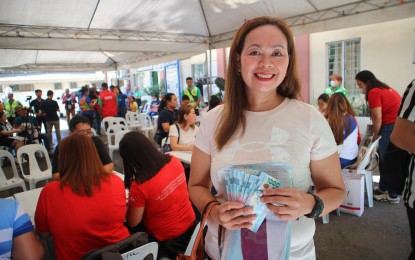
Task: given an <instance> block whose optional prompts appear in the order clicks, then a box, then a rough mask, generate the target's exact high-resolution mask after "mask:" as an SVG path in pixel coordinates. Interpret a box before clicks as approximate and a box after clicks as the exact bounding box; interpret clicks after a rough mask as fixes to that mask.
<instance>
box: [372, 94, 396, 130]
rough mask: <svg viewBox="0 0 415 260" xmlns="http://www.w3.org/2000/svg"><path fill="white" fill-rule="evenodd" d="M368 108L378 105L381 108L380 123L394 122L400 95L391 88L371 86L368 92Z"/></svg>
mask: <svg viewBox="0 0 415 260" xmlns="http://www.w3.org/2000/svg"><path fill="white" fill-rule="evenodd" d="M368 102H369V107H370V109H372V108H376V107H380V108H381V109H382V125H388V124H393V123H395V120H396V117H397V116H398V111H399V106H400V105H401V96H400V95H399V93H398V92H396V90H394V89H393V88H389V89H383V88H372V90H370V91H369V93H368Z"/></svg>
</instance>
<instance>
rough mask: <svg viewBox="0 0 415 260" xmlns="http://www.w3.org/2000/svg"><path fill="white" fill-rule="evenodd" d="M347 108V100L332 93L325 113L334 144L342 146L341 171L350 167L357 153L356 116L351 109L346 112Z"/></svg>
mask: <svg viewBox="0 0 415 260" xmlns="http://www.w3.org/2000/svg"><path fill="white" fill-rule="evenodd" d="M348 107H350V108H351V106H350V104H349V101H348V100H347V98H346V97H345V96H344V95H343V94H342V93H334V94H332V95H331V97H330V99H329V102H328V104H327V113H326V117H327V121H328V123H329V125H330V128H331V130H332V131H333V135H334V138H335V140H336V143H337V145H342V149H341V151H340V154H339V157H340V165H341V168H342V169H343V168H345V167H347V166H349V165H352V164H353V163H354V162H355V161H356V159H357V155H358V153H359V146H358V144H357V142H358V128H359V127H358V125H357V122H356V119H355V116H356V114H355V113H354V111H353V109H352V110H351V111H348Z"/></svg>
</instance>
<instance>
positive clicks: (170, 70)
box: [164, 61, 181, 99]
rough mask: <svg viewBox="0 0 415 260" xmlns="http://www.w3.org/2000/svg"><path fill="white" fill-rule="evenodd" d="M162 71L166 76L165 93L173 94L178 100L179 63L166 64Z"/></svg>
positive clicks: (179, 94)
mask: <svg viewBox="0 0 415 260" xmlns="http://www.w3.org/2000/svg"><path fill="white" fill-rule="evenodd" d="M164 70H165V75H166V85H167V93H174V94H175V95H176V97H177V99H180V98H181V93H180V84H179V83H180V82H179V81H180V77H179V62H178V61H175V62H172V63H166V64H165V66H164Z"/></svg>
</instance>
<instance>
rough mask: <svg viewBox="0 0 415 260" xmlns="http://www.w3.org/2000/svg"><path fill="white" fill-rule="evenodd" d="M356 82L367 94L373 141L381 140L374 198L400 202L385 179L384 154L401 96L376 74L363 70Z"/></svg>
mask: <svg viewBox="0 0 415 260" xmlns="http://www.w3.org/2000/svg"><path fill="white" fill-rule="evenodd" d="M355 79H356V83H357V85H358V86H359V89H360V92H361V93H362V94H366V100H367V102H368V103H369V108H370V117H371V118H372V122H373V139H372V140H373V141H374V140H376V139H378V138H379V137H381V139H380V140H379V148H378V151H377V152H378V154H379V157H380V163H379V172H380V180H379V189H376V190H375V191H374V192H373V198H374V199H376V200H379V201H384V202H391V203H399V194H395V193H392V192H388V186H387V183H385V181H384V180H383V177H382V176H384V169H383V156H384V155H385V152H386V148H387V146H388V143H389V139H390V135H391V133H392V130H393V126H394V125H395V120H396V117H397V116H398V111H399V106H400V104H401V96H400V95H399V93H398V92H396V90H394V89H393V88H391V87H390V86H388V85H387V84H385V83H383V82H382V81H380V80H378V79H377V78H376V77H375V75H374V74H373V73H372V72H370V71H368V70H363V71H361V72H359V73H357V74H356V77H355Z"/></svg>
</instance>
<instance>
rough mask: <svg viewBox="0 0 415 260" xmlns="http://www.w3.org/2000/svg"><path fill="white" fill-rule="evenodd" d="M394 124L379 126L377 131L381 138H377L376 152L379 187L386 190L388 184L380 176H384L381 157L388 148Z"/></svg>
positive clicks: (393, 196) (393, 194) (391, 194)
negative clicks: (377, 155)
mask: <svg viewBox="0 0 415 260" xmlns="http://www.w3.org/2000/svg"><path fill="white" fill-rule="evenodd" d="M394 125H395V124H389V125H383V126H382V127H381V128H380V133H379V135H381V136H382V138H381V139H380V140H379V147H378V150H377V152H378V154H379V158H380V162H379V173H380V180H379V189H380V190H382V191H388V185H387V183H385V181H384V180H383V178H382V176H384V174H385V173H384V167H383V158H384V156H385V153H386V149H387V148H388V144H389V140H390V136H391V133H392V130H393V126H394ZM389 196H390V197H391V198H396V197H399V194H396V193H392V192H389Z"/></svg>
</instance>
